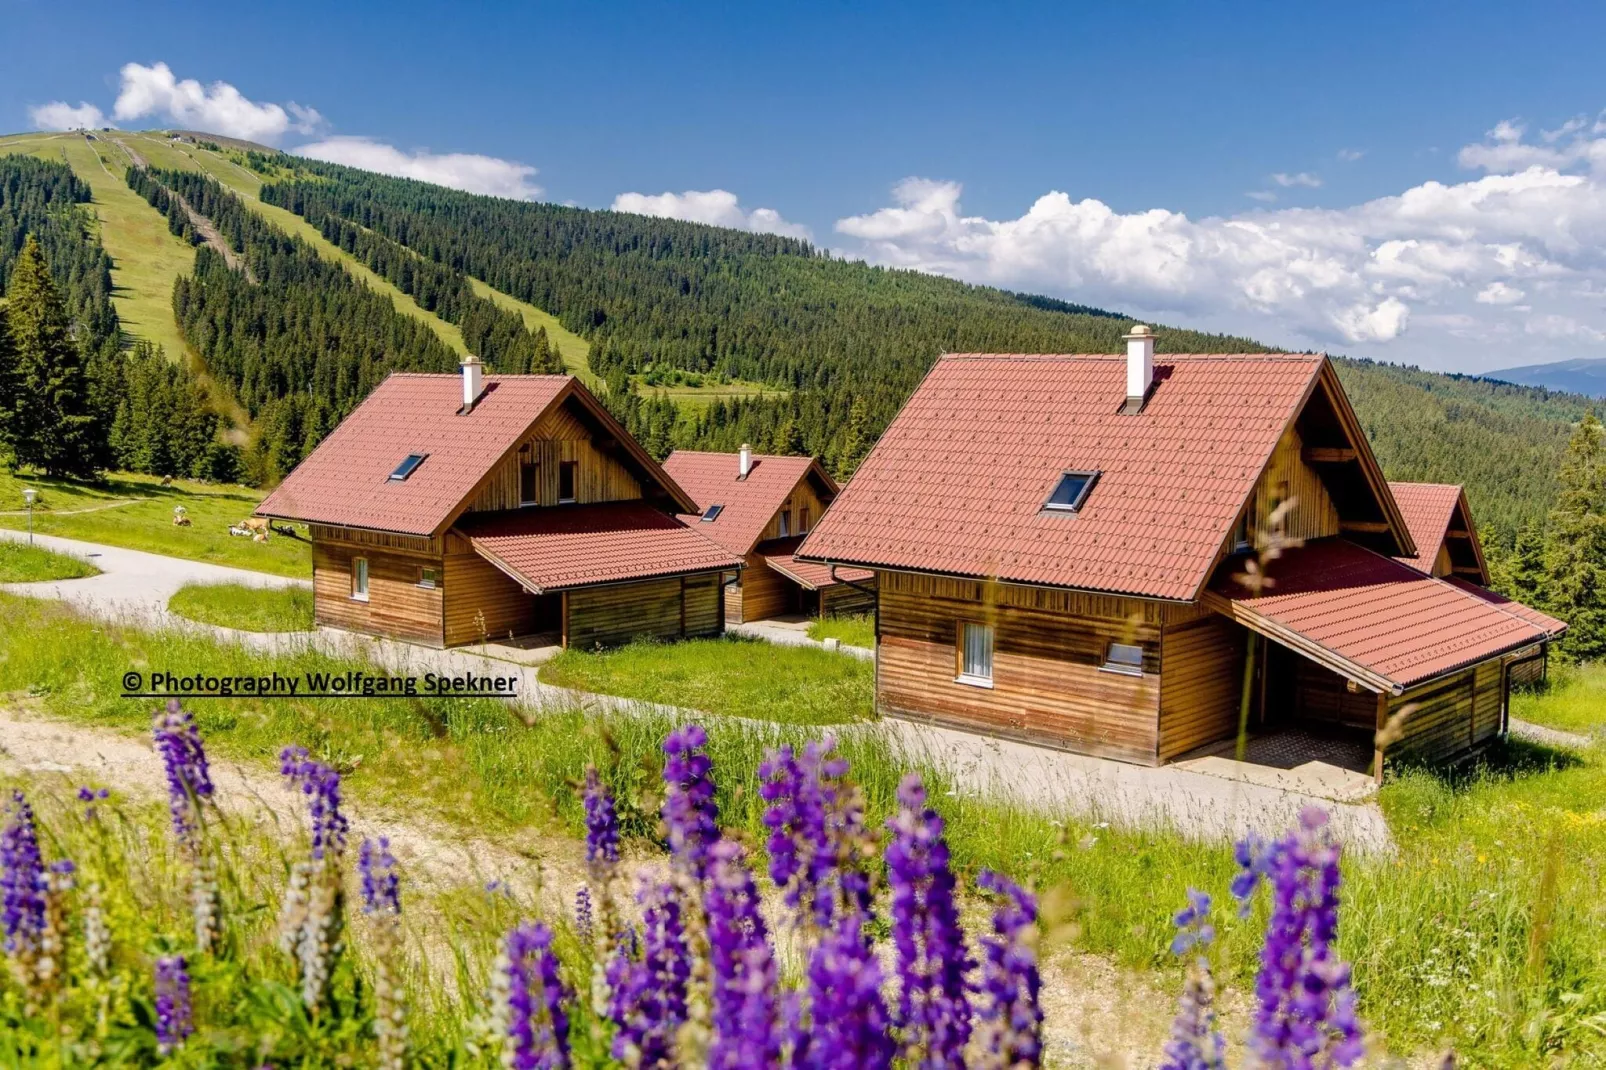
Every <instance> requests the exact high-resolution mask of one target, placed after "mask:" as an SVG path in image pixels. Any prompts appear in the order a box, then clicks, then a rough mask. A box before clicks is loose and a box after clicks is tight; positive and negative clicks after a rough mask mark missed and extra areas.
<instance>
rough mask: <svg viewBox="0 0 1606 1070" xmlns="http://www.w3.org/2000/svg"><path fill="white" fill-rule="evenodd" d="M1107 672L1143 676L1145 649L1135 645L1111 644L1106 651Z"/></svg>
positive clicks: (1105, 664)
mask: <svg viewBox="0 0 1606 1070" xmlns="http://www.w3.org/2000/svg"><path fill="white" fill-rule="evenodd" d="M1103 668H1104V670H1105V671H1106V672H1118V673H1124V674H1126V675H1127V676H1142V675H1143V648H1142V647H1141V646H1138V645H1137V644H1135V643H1111V644H1110V645H1109V646H1108V647H1107V648H1105V651H1104V665H1103Z"/></svg>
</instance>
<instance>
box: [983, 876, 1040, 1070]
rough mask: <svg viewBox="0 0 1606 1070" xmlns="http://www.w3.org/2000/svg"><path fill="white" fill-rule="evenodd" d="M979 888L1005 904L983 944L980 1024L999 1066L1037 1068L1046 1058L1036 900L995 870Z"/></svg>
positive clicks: (985, 878)
mask: <svg viewBox="0 0 1606 1070" xmlns="http://www.w3.org/2000/svg"><path fill="white" fill-rule="evenodd" d="M976 883H977V884H978V885H980V886H981V887H982V888H983V889H985V890H987V891H990V892H993V893H995V894H997V895H998V896H999V898H1000V902H999V904H998V908H997V909H996V910H995V911H994V912H993V934H992V935H991V936H987V937H984V938H983V939H982V941H981V943H982V947H983V949H984V950H985V952H986V956H987V958H986V962H985V963H984V964H983V966H982V981H981V993H982V999H983V1002H982V1006H981V1010H980V1013H979V1018H980V1019H981V1021H982V1023H983V1024H984V1027H985V1028H986V1029H987V1032H988V1034H989V1036H988V1050H989V1051H991V1052H992V1053H993V1055H994V1056H996V1057H997V1059H998V1065H999V1066H1010V1067H1021V1066H1038V1065H1040V1064H1041V1061H1042V1056H1043V1009H1042V1006H1041V1005H1040V1003H1039V996H1040V994H1041V992H1042V987H1043V985H1042V978H1041V977H1040V976H1039V974H1038V972H1037V952H1036V950H1035V945H1036V935H1037V897H1036V896H1034V895H1032V894H1031V893H1030V892H1028V891H1026V890H1025V889H1024V888H1022V887H1021V886H1020V885H1018V884H1016V883H1015V882H1013V881H1011V880H1009V879H1008V878H1006V877H1003V876H1000V875H999V874H997V873H994V872H992V871H990V870H983V871H982V873H981V875H980V876H979V877H977V878H976Z"/></svg>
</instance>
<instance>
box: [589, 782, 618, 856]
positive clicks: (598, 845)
mask: <svg viewBox="0 0 1606 1070" xmlns="http://www.w3.org/2000/svg"><path fill="white" fill-rule="evenodd" d="M585 809H586V862H587V863H588V864H590V865H592V866H597V865H599V864H607V865H612V864H613V863H615V862H617V861H619V818H618V816H617V815H616V814H615V813H614V807H613V793H612V792H610V791H609V790H608V788H607V786H606V785H604V784H603V783H602V777H601V775H600V774H598V772H597V767H596V766H594V765H591V766H587V767H586V790H585Z"/></svg>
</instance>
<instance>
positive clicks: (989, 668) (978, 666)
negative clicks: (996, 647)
mask: <svg viewBox="0 0 1606 1070" xmlns="http://www.w3.org/2000/svg"><path fill="white" fill-rule="evenodd" d="M959 682H960V683H962V684H975V685H977V686H978V687H992V686H993V626H992V625H991V624H977V623H976V622H975V621H968V620H966V621H960V622H959Z"/></svg>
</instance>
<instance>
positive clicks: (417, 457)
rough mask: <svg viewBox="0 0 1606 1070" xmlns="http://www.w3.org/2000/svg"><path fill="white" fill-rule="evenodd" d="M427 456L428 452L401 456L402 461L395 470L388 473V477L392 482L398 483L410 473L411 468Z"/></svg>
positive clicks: (419, 463)
mask: <svg viewBox="0 0 1606 1070" xmlns="http://www.w3.org/2000/svg"><path fill="white" fill-rule="evenodd" d="M428 456H429V454H427V453H409V454H408V455H407V456H406V457H403V458H402V463H401V464H398V465H397V466H396V470H395V471H394V472H392V473H391V474H390V478H391V479H392V480H393V481H394V482H397V483H400V482H401V481H402V480H404V479H406V478H407V477H408V476H410V475H412V474H413V469H415V468H417V467H418V466H419V465H421V464H423V463H424V458H426V457H428Z"/></svg>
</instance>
